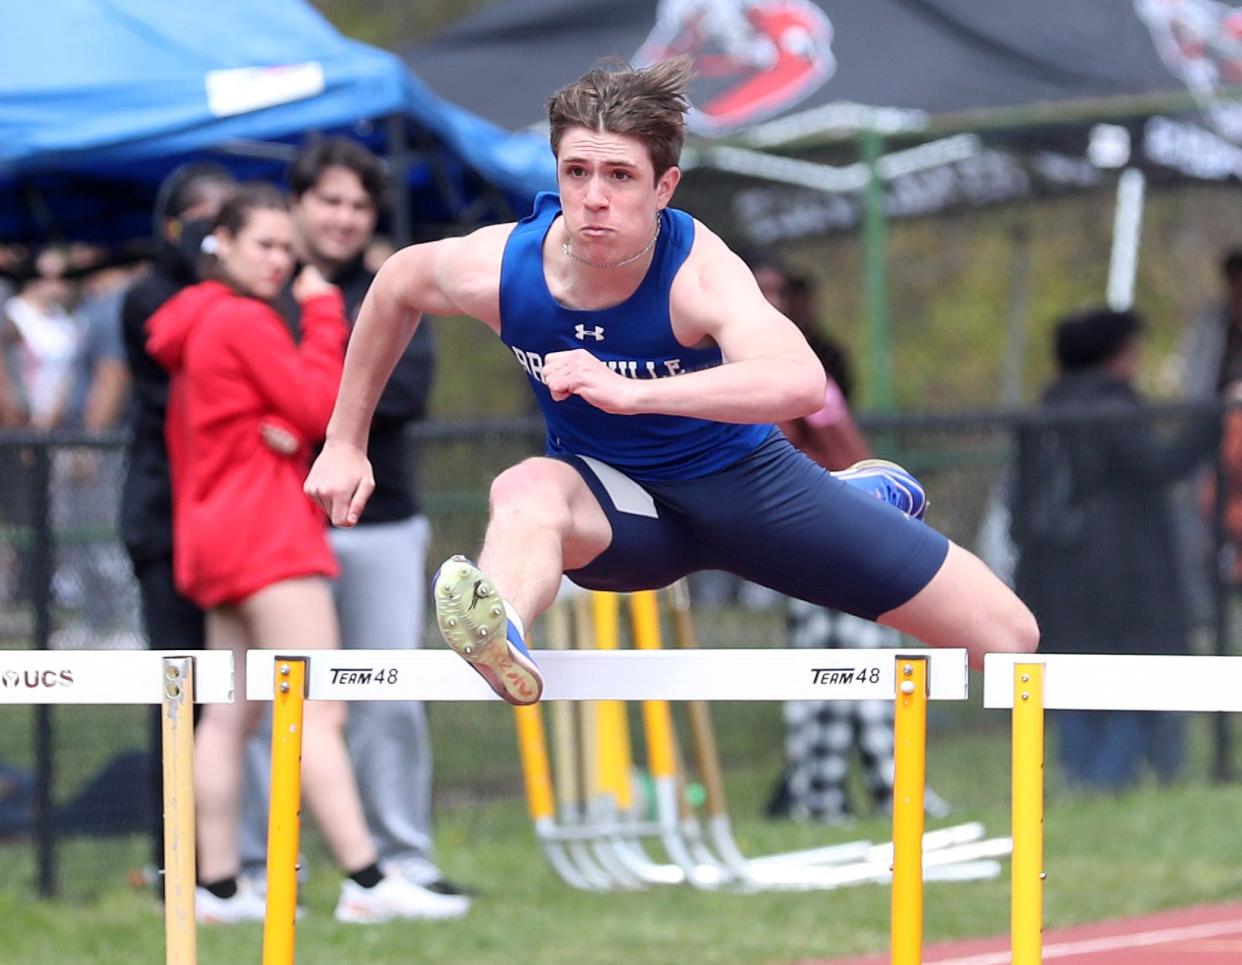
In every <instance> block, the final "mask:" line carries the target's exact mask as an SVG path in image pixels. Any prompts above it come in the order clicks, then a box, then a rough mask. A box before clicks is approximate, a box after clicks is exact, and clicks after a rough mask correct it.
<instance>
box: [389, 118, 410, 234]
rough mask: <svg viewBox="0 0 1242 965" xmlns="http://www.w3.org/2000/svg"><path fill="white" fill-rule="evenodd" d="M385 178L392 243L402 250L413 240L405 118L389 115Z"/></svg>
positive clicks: (408, 153) (408, 154)
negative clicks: (388, 180) (387, 179)
mask: <svg viewBox="0 0 1242 965" xmlns="http://www.w3.org/2000/svg"><path fill="white" fill-rule="evenodd" d="M384 123H385V124H386V125H387V127H388V159H387V160H388V175H389V177H390V178H391V179H392V243H393V245H394V246H395V247H397V248H404V247H405V246H406V245H408V244H410V242H412V241H413V240H414V231H413V228H412V225H411V220H410V146H409V143H408V142H407V140H406V136H405V118H404V117H402V116H401V115H400V114H389V115H388V116H387V117H386V118H385V119H384Z"/></svg>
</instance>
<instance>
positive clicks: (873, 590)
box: [555, 430, 949, 620]
mask: <svg viewBox="0 0 1242 965" xmlns="http://www.w3.org/2000/svg"><path fill="white" fill-rule="evenodd" d="M555 458H559V459H561V460H563V461H564V462H566V463H568V464H569V465H571V466H573V467H574V468H575V469H576V470H577V471H578V473H579V474H580V475H581V476H582V478H583V480H584V481H585V482H586V484H587V486H588V487H589V488H590V490H591V492H592V493H593V494H594V495H595V498H596V499H597V500H598V501H599V504H600V506H601V507H602V508H603V510H604V513H605V515H606V516H607V517H608V522H609V523H610V524H611V525H612V542H611V544H609V546H608V548H607V549H606V550H604V551H603V552H602V553H600V555H599V556H597V557H596V558H595V559H594V560H592V561H591V562H590V563H588V564H587V565H586V566H584V567H581V568H579V569H576V570H571V571H569V572H568V573H566V575H567V576H568V577H569V578H570V579H571V580H573V581H574V582H575V583H577V584H578V585H579V586H583V587H586V588H587V589H592V590H611V591H614V592H621V593H629V592H633V591H635V590H649V589H659V588H660V587H664V586H667V585H668V584H670V583H672V582H674V581H675V580H677V579H680V578H681V577H683V576H685V575H686V574H688V573H693V572H696V571H698V570H724V571H726V572H729V573H733V574H736V575H737V576H740V577H742V578H743V579H746V580H750V581H751V582H754V583H759V584H761V585H763V586H767V587H770V588H772V589H773V590H776V591H778V592H780V593H783V594H785V595H786V596H793V597H797V598H799V599H802V600H806V601H808V602H810V603H816V604H819V605H820V606H826V607H831V608H832V609H834V610H841V611H844V612H845V613H853V614H855V615H856V616H860V617H864V618H866V619H868V620H874V619H876V618H877V617H879V616H880V615H881V614H884V613H887V612H888V611H889V610H892V609H894V608H896V607H898V606H901V604H903V603H905V602H907V601H908V600H910V599H911V598H913V597H914V595H915V594H916V593H918V592H919V590H921V589H923V587H925V586H926V585H927V584H928V583H929V582H930V581H931V578H932V577H933V576H935V575H936V572H937V571H938V570H939V569H940V567H941V565H942V564H943V563H944V559H945V556H946V555H947V554H948V552H949V541H948V540H947V539H946V538H945V537H944V536H942V535H941V534H940V533H938V532H936V531H935V530H934V529H932V528H931V527H930V526H927V525H926V524H924V523H922V522H919V521H918V520H914V519H910V518H909V517H908V516H906V515H905V513H903V512H901V511H900V510H898V509H896V508H894V507H892V506H889V505H888V504H887V503H883V502H881V501H880V500H878V499H876V498H875V497H874V496H870V495H868V494H866V493H864V492H862V491H860V490H858V489H855V488H853V487H852V486H850V485H849V484H848V483H845V482H842V481H841V480H839V479H837V478H836V477H835V476H833V475H832V474H831V473H829V472H828V471H827V470H825V469H824V468H822V467H821V466H819V465H818V464H816V463H815V462H813V461H812V460H811V459H809V458H808V457H807V456H806V455H804V454H803V453H801V452H799V451H798V450H797V449H796V448H794V446H792V445H791V444H790V443H789V441H788V440H787V439H786V438H785V437H784V435H782V434H781V432H780V431H779V430H773V433H772V435H770V436H769V437H768V438H767V439H766V440H765V441H764V442H763V443H761V444H760V445H759V446H758V448H756V449H755V450H754V451H753V452H752V453H750V455H748V456H746V457H745V458H744V459H741V460H740V461H738V462H736V463H734V464H733V465H732V466H730V467H728V468H727V469H723V470H721V471H720V472H716V473H711V474H709V475H707V476H701V477H699V478H697V479H678V480H660V481H651V482H643V483H641V484H640V483H637V482H635V481H634V480H632V479H630V478H629V477H627V476H624V475H623V474H622V473H620V472H619V471H617V470H616V469H614V468H612V467H611V466H608V465H606V464H604V463H601V462H600V461H599V460H596V459H592V458H589V457H585V456H575V455H558V456H556V457H555Z"/></svg>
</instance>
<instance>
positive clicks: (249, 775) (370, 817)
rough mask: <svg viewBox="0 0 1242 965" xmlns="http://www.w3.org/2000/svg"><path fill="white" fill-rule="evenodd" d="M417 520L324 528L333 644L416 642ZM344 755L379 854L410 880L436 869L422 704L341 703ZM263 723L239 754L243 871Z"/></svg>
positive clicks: (256, 811) (258, 806) (419, 605)
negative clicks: (329, 554)
mask: <svg viewBox="0 0 1242 965" xmlns="http://www.w3.org/2000/svg"><path fill="white" fill-rule="evenodd" d="M429 532H430V527H429V525H428V522H427V519H426V517H424V516H415V517H412V518H411V519H408V520H404V521H402V522H398V523H374V524H370V525H365V526H359V527H357V528H355V529H333V530H331V532H330V538H331V541H332V549H333V551H334V552H335V553H336V556H337V559H338V561H339V562H340V565H341V575H340V577H338V578H337V580H336V582H335V584H334V585H333V595H334V597H335V599H336V607H337V615H338V617H339V619H340V624H341V645H342V646H343V647H345V648H346V649H354V650H408V649H411V648H417V647H419V646H421V644H422V633H423V623H424V619H425V612H426V611H425V606H426V600H425V593H426V586H427V582H426V579H425V558H426V555H427V541H428V536H429ZM348 711H349V725H348V731H347V736H348V743H349V755H350V759H351V760H352V762H353V765H354V774H355V776H356V777H357V780H358V790H359V793H360V794H361V796H362V805H363V809H364V810H365V812H366V819H367V826H368V827H369V828H370V830H371V837H372V838H373V839H374V841H375V847H376V850H377V851H378V852H379V855H380V860H381V862H383V863H385V864H388V865H395V866H398V867H399V868H400V870H401V871H402V873H404V874H406V875H407V876H409V877H410V878H411V879H412V880H414V881H416V882H419V883H426V882H428V881H432V880H434V879H435V878H437V877H439V872H438V870H437V868H436V865H435V858H434V854H433V851H432V831H431V741H430V735H429V733H428V729H427V716H426V713H425V711H424V708H423V705H422V704H421V703H417V702H414V701H388V700H382V701H374V702H356V703H350V704H349V705H348ZM270 755H271V722H270V719H269V720H268V721H267V722H265V724H264V725H263V726H262V727H260V732H259V733H257V734H256V735H255V736H254V738H252V739H251V741H250V743H249V745H248V747H247V754H246V765H247V766H246V794H245V800H244V803H243V808H242V826H241V830H240V839H239V850H240V854H241V860H242V867H243V869H245V871H246V873H247V874H255V873H258V874H259V875H262V873H263V867H264V865H265V863H266V857H265V856H266V853H267V798H268V794H267V792H268V779H269V770H268V769H269V766H270V763H271V758H270Z"/></svg>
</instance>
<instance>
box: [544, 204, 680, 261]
mask: <svg viewBox="0 0 1242 965" xmlns="http://www.w3.org/2000/svg"><path fill="white" fill-rule="evenodd" d="M659 237H660V217H659V215H657V216H656V227H655V234H653V235H652V236H651V240H650V241H648V242H647V244H645V245H644V246H643V248H642V250H641V251H636V252H634V254H632V255H630V256H629V257H628V258H622V259H621V260H620V261H607V262H604V263H602V264H601V263H599V262H596V261H591V260H590V259H587V258H583V257H582V256H581V255H580V254H578V253H577V252H576V251H574V243H573V241H572V240H570V241H563V242H561V251H562V252H563V253H564V254H566V255H568V256H569V257H570V258H572V259H573V260H574V261H576V262H578V263H579V264H582V265H587V266H589V267H591V268H624V267H625V266H626V265H631V264H633V263H634V262H636V261H638V259H639V258H641V257H642V256H643V255H645V254H646V253H647V252H649V251H650V250H651V249H652V248H654V247H655V243H656V241H657V240H658V239H659Z"/></svg>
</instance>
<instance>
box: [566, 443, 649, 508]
mask: <svg viewBox="0 0 1242 965" xmlns="http://www.w3.org/2000/svg"><path fill="white" fill-rule="evenodd" d="M578 458H579V459H581V460H582V461H583V462H585V463H586V464H587V465H588V466H590V468H591V472H593V473H595V475H596V477H597V478H598V479H599V481H600V482H601V483H602V484H603V486H604V491H605V492H606V493H608V498H609V499H611V500H612V504H613V506H615V507H616V508H617V510H618V511H619V512H622V513H629V514H630V515H631V516H647V517H649V518H651V519H659V518H660V514H659V513H657V512H656V506H655V500H654V499H652V498H651V494H650V493H649V492H647V490H645V489H643V487H642V486H640V485H639V484H638V483H636V482H634V480H633V479H631V478H630V477H629V476H627V475H625V474H624V473H622V472H619V471H618V470H616V469H613V468H612V466H610V465H608V463H606V462H600V461H599V460H598V459H592V458H591V457H590V456H578Z"/></svg>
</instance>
